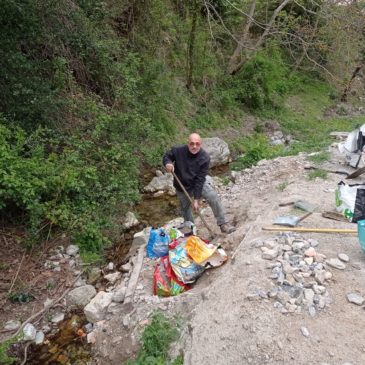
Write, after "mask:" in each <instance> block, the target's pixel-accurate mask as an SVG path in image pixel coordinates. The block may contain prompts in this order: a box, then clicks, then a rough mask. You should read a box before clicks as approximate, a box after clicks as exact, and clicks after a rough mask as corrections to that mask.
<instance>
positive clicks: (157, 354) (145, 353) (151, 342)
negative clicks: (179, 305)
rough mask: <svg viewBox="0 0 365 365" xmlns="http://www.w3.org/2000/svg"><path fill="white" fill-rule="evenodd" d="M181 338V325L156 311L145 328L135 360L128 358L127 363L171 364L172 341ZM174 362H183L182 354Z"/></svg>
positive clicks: (132, 364)
mask: <svg viewBox="0 0 365 365" xmlns="http://www.w3.org/2000/svg"><path fill="white" fill-rule="evenodd" d="M178 338H179V326H178V324H177V323H176V321H174V320H170V319H168V318H166V317H165V316H164V315H163V314H162V313H160V312H156V313H155V314H153V316H152V320H151V323H150V324H149V325H148V326H147V327H146V328H145V329H144V331H143V334H142V337H141V347H142V348H141V350H140V351H139V353H138V355H137V358H136V359H135V360H128V361H127V362H126V363H125V365H145V364H148V365H165V364H170V363H171V361H169V359H168V351H169V347H170V345H171V343H172V342H174V341H176V340H177V339H178ZM172 364H174V365H181V364H183V358H182V356H181V355H180V356H178V357H177V358H176V359H175V360H173V362H172Z"/></svg>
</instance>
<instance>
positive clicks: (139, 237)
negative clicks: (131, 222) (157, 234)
mask: <svg viewBox="0 0 365 365" xmlns="http://www.w3.org/2000/svg"><path fill="white" fill-rule="evenodd" d="M150 231H151V227H147V228H145V229H144V230H143V231H140V232H137V233H136V234H135V235H134V236H133V242H132V246H131V248H130V249H129V253H128V255H129V256H133V255H134V254H135V253H136V252H137V251H138V249H139V248H140V247H141V246H142V245H146V244H147V242H148V239H149V237H150Z"/></svg>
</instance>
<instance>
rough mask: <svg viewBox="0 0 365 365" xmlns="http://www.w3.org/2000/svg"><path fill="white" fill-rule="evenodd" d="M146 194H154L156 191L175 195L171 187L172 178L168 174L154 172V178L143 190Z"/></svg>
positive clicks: (172, 186)
mask: <svg viewBox="0 0 365 365" xmlns="http://www.w3.org/2000/svg"><path fill="white" fill-rule="evenodd" d="M144 191H145V192H147V193H155V192H156V191H166V192H168V193H170V194H172V193H174V194H175V188H174V185H173V177H172V174H170V173H168V172H167V173H165V174H163V173H162V172H161V171H158V170H157V171H156V176H155V177H154V178H153V179H152V180H151V182H150V183H149V184H148V185H147V186H146V187H145V188H144Z"/></svg>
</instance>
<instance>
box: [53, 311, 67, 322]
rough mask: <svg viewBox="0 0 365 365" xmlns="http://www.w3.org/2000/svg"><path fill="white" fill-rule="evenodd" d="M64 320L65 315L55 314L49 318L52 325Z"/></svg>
mask: <svg viewBox="0 0 365 365" xmlns="http://www.w3.org/2000/svg"><path fill="white" fill-rule="evenodd" d="M64 319H65V313H61V312H60V313H55V314H54V315H53V316H52V318H51V322H52V323H56V324H57V323H60V322H62V321H63V320H64Z"/></svg>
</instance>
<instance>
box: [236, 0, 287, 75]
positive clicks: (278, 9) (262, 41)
mask: <svg viewBox="0 0 365 365" xmlns="http://www.w3.org/2000/svg"><path fill="white" fill-rule="evenodd" d="M290 1H291V0H284V1H283V2H282V3H281V4H280V5H279V6H278V7H277V8H276V9H275V11H274V12H273V14H272V16H271V19H270V21H269V23H267V25H266V28H265V30H264V32H263V33H262V35H261V37H260V38H259V40H258V41H257V42H256V44H255V47H254V49H255V51H256V52H257V51H258V50H259V48H260V47H261V46H262V44H263V43H264V40H265V38H266V36H267V35H268V34H269V32H270V31H271V28H272V26H273V24H274V22H275V19H276V18H277V16H278V15H279V13H280V11H281V10H282V9H283V8H284V6H285V5H287V4H288V3H289V2H290ZM246 61H247V57H245V58H243V59H242V60H241V61H240V62H239V63H238V64H237V65H236V66H235V67H234V68H233V70H232V72H231V75H233V74H236V73H237V72H238V71H239V70H240V69H241V68H242V66H243V65H244V64H245V62H246Z"/></svg>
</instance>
